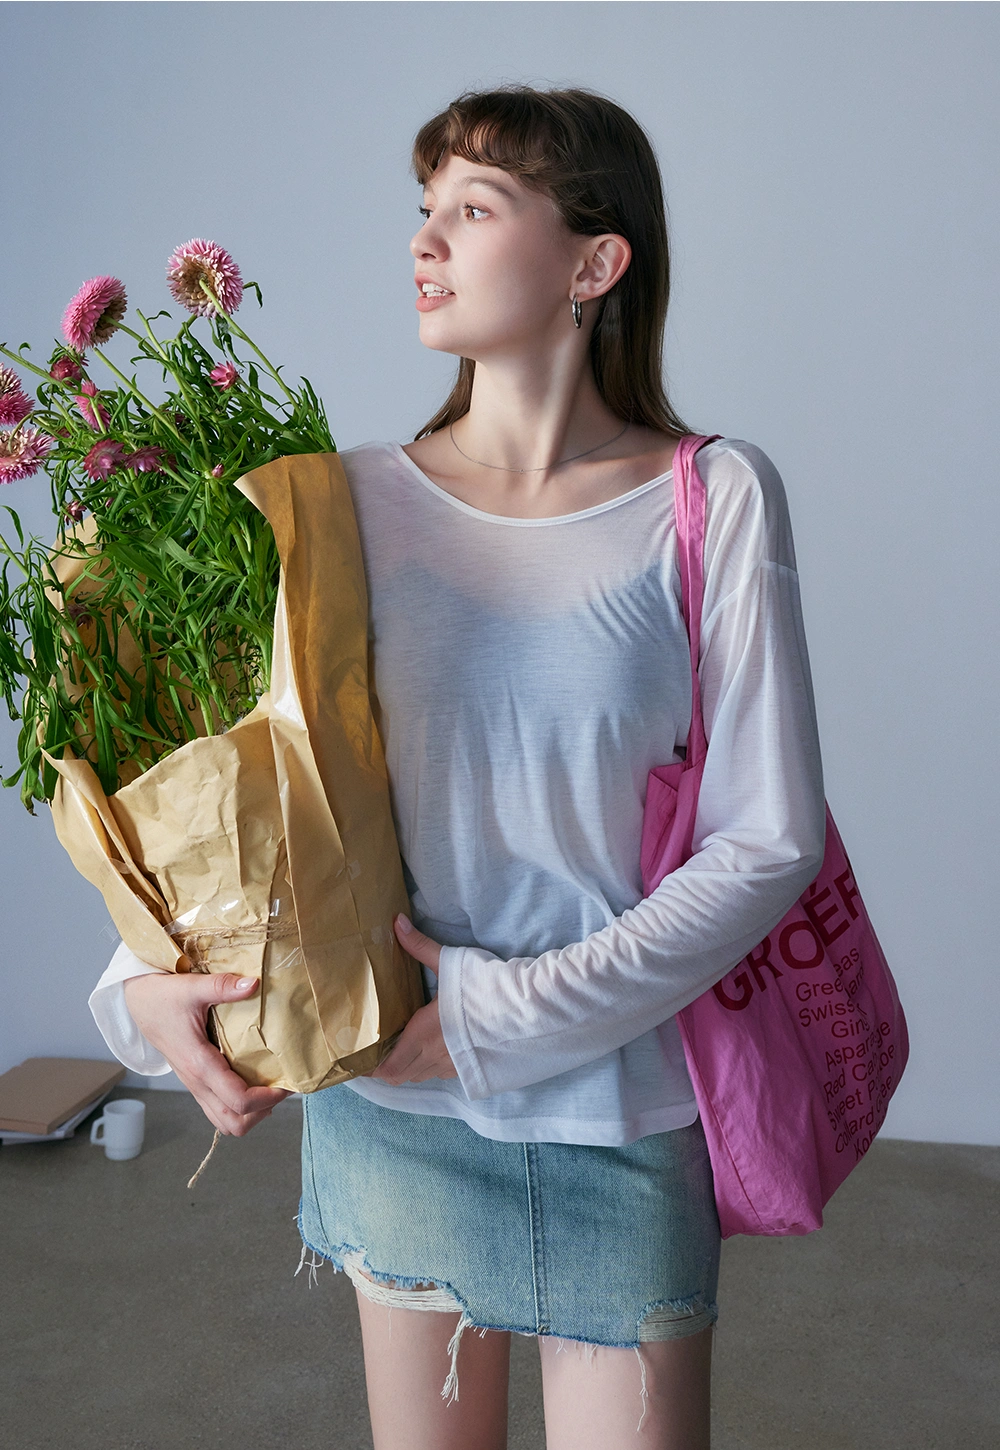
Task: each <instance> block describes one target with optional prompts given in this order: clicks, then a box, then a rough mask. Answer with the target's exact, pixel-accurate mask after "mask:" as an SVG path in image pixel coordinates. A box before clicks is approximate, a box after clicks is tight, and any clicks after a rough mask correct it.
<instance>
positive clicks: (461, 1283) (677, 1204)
mask: <svg viewBox="0 0 1000 1450" xmlns="http://www.w3.org/2000/svg"><path fill="white" fill-rule="evenodd" d="M303 1108H304V1114H303V1138H302V1201H301V1205H300V1209H299V1219H298V1223H299V1230H300V1233H301V1235H302V1240H303V1245H304V1248H303V1256H304V1255H305V1253H306V1252H308V1250H310V1249H311V1250H312V1251H313V1254H314V1258H313V1264H314V1265H315V1263H316V1259H315V1255H316V1254H318V1255H320V1256H321V1257H322V1258H323V1259H327V1260H329V1261H330V1262H332V1263H333V1264H334V1266H335V1267H336V1268H338V1269H344V1270H345V1271H346V1272H347V1273H348V1274H349V1275H350V1277H351V1279H352V1280H353V1281H354V1283H355V1284H356V1285H357V1286H358V1288H359V1289H360V1290H361V1292H363V1293H366V1294H367V1295H368V1297H369V1298H373V1299H375V1300H377V1301H378V1302H383V1303H390V1304H392V1303H395V1304H402V1303H405V1304H406V1305H407V1307H411V1308H427V1309H439V1310H451V1311H452V1312H455V1311H460V1313H461V1318H460V1322H459V1329H458V1331H457V1337H456V1347H455V1352H456V1353H457V1341H458V1339H460V1337H461V1330H462V1329H463V1328H464V1327H465V1326H466V1325H472V1326H475V1327H477V1328H481V1329H498V1330H509V1331H512V1332H514V1333H517V1334H530V1335H536V1334H548V1335H556V1336H559V1337H561V1338H563V1339H570V1340H579V1341H583V1342H584V1343H587V1344H598V1345H610V1346H616V1347H623V1348H624V1347H630V1348H633V1349H636V1348H638V1346H639V1344H640V1343H642V1342H647V1341H650V1340H660V1339H671V1338H675V1337H678V1336H681V1335H686V1334H695V1333H697V1332H698V1331H699V1330H701V1329H705V1328H707V1327H708V1326H709V1325H710V1324H713V1323H714V1322H715V1320H716V1317H717V1312H718V1311H717V1309H716V1304H715V1295H716V1287H717V1283H718V1273H719V1251H720V1234H719V1221H718V1216H717V1214H716V1209H715V1197H714V1193H713V1187H712V1170H711V1164H710V1162H709V1157H708V1149H707V1146H706V1143H705V1135H704V1132H703V1130H702V1127H701V1123H700V1122H699V1121H695V1122H694V1123H692V1124H691V1125H690V1126H689V1127H685V1128H675V1129H672V1130H671V1131H670V1132H665V1133H655V1134H651V1135H650V1136H648V1137H644V1138H639V1139H638V1140H637V1141H636V1142H634V1143H629V1144H626V1145H625V1146H623V1147H595V1146H591V1145H583V1144H574V1143H507V1142H500V1141H497V1140H495V1139H492V1138H485V1137H483V1136H481V1135H480V1134H478V1133H476V1132H475V1131H474V1130H473V1129H472V1128H470V1127H469V1126H468V1124H466V1123H464V1122H462V1120H461V1119H458V1118H445V1117H434V1116H431V1115H429V1114H418V1113H404V1112H398V1111H396V1110H394V1109H392V1108H385V1107H381V1106H380V1105H378V1104H376V1103H372V1102H369V1101H368V1100H367V1099H365V1098H362V1097H361V1096H360V1095H359V1094H358V1093H355V1092H352V1091H351V1090H350V1089H349V1088H347V1087H345V1086H343V1085H338V1086H335V1087H330V1088H324V1089H323V1090H322V1091H320V1092H317V1093H312V1094H309V1095H307V1096H306V1097H305V1098H304V1099H303ZM415 1291H422V1292H415ZM428 1291H431V1292H428ZM403 1295H405V1296H406V1297H405V1298H404V1297H402V1296H403ZM421 1301H423V1302H421ZM453 1367H454V1360H453ZM446 1388H447V1386H446Z"/></svg>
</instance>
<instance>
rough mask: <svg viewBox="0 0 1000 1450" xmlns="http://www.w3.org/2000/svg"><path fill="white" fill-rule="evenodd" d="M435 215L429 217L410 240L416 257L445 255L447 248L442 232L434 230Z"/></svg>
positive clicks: (411, 248)
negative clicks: (436, 232) (438, 232)
mask: <svg viewBox="0 0 1000 1450" xmlns="http://www.w3.org/2000/svg"><path fill="white" fill-rule="evenodd" d="M433 220H434V219H433V217H428V218H427V220H426V221H425V222H424V224H423V226H422V227H421V228H420V230H419V231H418V232H417V233H415V235H414V237H413V239H412V240H411V242H410V251H411V252H412V253H413V255H414V257H443V256H444V254H445V252H446V250H447V248H446V247H445V245H444V242H443V241H442V239H441V236H440V234H437V235H435V233H434V231H433V229H432V228H433Z"/></svg>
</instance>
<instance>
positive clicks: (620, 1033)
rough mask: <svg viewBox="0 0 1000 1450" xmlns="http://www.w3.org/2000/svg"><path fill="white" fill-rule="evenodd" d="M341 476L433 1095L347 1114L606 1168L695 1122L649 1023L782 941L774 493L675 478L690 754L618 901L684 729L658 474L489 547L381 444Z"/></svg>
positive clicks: (786, 728)
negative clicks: (674, 834)
mask: <svg viewBox="0 0 1000 1450" xmlns="http://www.w3.org/2000/svg"><path fill="white" fill-rule="evenodd" d="M341 457H342V460H343V464H344V468H345V471H346V473H347V477H348V480H349V483H350V486H351V491H352V496H353V499H354V504H355V510H356V513H357V518H358V526H359V530H360V534H361V542H362V549H363V552H364V558H365V567H366V572H367V577H368V588H369V600H370V621H371V623H370V628H371V631H372V636H373V641H374V659H375V670H376V676H375V686H376V691H377V694H378V699H379V703H380V707H381V711H382V720H381V725H382V733H383V739H384V742H385V749H386V758H387V763H388V770H389V779H390V786H391V792H392V805H393V812H394V816H395V821H396V826H397V830H398V834H399V842H400V848H401V851H402V855H403V859H404V865H405V871H406V878H407V886H408V888H409V891H410V897H411V901H412V904H413V919H414V922H415V923H416V925H417V926H418V927H419V928H420V929H421V930H423V931H425V932H427V933H428V935H430V936H432V937H433V938H434V939H435V940H437V941H440V942H443V943H444V944H445V948H446V949H445V950H444V951H443V953H442V957H441V970H440V981H439V987H438V995H439V1000H440V1009H441V1022H442V1027H443V1031H444V1036H445V1041H446V1043H447V1045H448V1048H449V1051H450V1052H451V1055H452V1058H453V1060H454V1062H455V1066H456V1068H457V1070H458V1074H459V1075H458V1078H457V1079H450V1080H444V1079H434V1080H432V1081H430V1082H426V1083H415V1084H404V1085H402V1086H398V1087H392V1086H389V1085H387V1084H384V1083H381V1082H378V1081H375V1080H373V1079H371V1078H359V1079H355V1080H354V1081H353V1082H352V1083H351V1087H352V1088H353V1089H354V1090H355V1091H356V1092H359V1093H361V1094H362V1095H363V1096H365V1097H367V1098H370V1099H372V1100H373V1101H375V1102H378V1103H381V1104H384V1105H385V1106H388V1107H391V1108H399V1109H403V1110H405V1111H408V1112H417V1113H432V1114H438V1115H445V1116H455V1117H460V1118H464V1119H465V1121H466V1122H468V1123H469V1124H470V1126H471V1127H473V1128H474V1129H475V1130H476V1131H477V1132H479V1133H482V1134H484V1135H486V1136H488V1137H493V1138H500V1139H505V1140H509V1141H511V1140H512V1141H521V1140H528V1141H531V1140H535V1141H554V1142H572V1143H595V1144H616V1143H626V1142H630V1141H631V1140H633V1139H634V1138H637V1137H641V1136H643V1135H645V1134H647V1133H655V1132H661V1131H664V1130H666V1129H670V1128H675V1127H681V1126H683V1125H685V1124H687V1123H690V1122H692V1121H693V1120H694V1118H695V1117H696V1115H697V1109H696V1105H695V1102H694V1098H693V1094H692V1089H691V1082H690V1078H689V1076H688V1073H687V1069H686V1066H685V1062H684V1053H683V1049H682V1047H681V1042H680V1037H679V1034H678V1031H677V1027H676V1023H675V1022H674V1020H673V1018H674V1014H675V1013H676V1012H677V1011H678V1010H679V1009H680V1008H681V1007H683V1006H685V1005H686V1004H687V1003H688V1002H691V1001H692V1000H693V999H694V998H695V997H697V996H698V995H699V994H700V993H702V992H704V991H705V990H707V989H708V988H709V987H711V986H712V985H713V984H714V983H715V982H716V981H718V980H719V979H720V978H721V977H722V976H724V975H725V973H726V972H727V971H728V970H729V968H730V967H732V966H734V965H735V964H736V962H738V961H739V960H740V958H741V957H742V956H744V955H745V954H746V953H747V952H748V951H749V950H750V949H751V948H752V947H753V946H755V945H756V944H757V943H758V942H759V941H760V939H761V938H762V937H763V936H764V935H765V934H766V933H767V932H768V931H769V930H770V929H771V927H772V926H774V925H775V924H776V923H777V922H778V921H779V920H780V919H781V917H782V916H783V915H784V913H785V912H786V911H787V909H788V907H789V906H790V905H791V904H792V902H793V901H794V900H795V899H796V898H797V897H798V896H799V895H800V894H801V892H802V891H803V890H804V889H805V887H806V886H807V885H808V884H809V882H810V881H811V880H812V878H813V877H814V876H815V874H816V872H817V870H818V869H819V865H820V862H821V860H822V853H823V834H824V814H823V780H822V770H821V764H820V753H819V742H818V736H817V730H816V720H815V711H814V705H813V695H812V686H811V682H810V675H809V664H808V658H807V654H806V646H805V638H804V633H803V627H802V617H801V609H800V603H799V590H798V577H797V574H796V568H795V555H794V549H793V544H792V535H791V529H790V525H789V518H788V510H787V504H786V500H785V493H784V488H783V485H782V482H781V479H780V477H779V475H778V472H777V470H776V469H775V467H774V465H773V464H772V463H771V461H770V459H769V458H768V457H767V456H766V455H765V454H764V453H762V452H761V450H760V449H759V448H756V447H755V446H754V445H753V444H750V443H746V442H743V441H741V440H739V439H723V440H721V441H719V442H716V443H712V444H709V445H707V446H706V447H704V448H703V449H702V450H701V451H700V452H699V454H698V456H697V461H698V467H699V471H700V473H701V475H702V477H703V478H704V480H705V484H706V488H707V495H708V504H707V531H706V547H705V563H706V567H705V601H704V611H703V630H702V659H701V665H700V677H701V689H702V698H703V702H704V713H705V726H706V731H707V734H708V737H709V749H708V755H707V759H706V765H705V774H704V779H703V782H702V789H701V796H700V801H699V808H698V816H697V821H696V826H695V834H694V855H693V856H692V857H691V859H690V860H689V861H688V862H687V863H686V864H685V865H684V866H683V867H681V868H680V870H678V871H676V872H674V873H673V874H672V875H671V876H669V877H668V878H667V879H666V880H665V881H664V882H663V883H662V884H661V885H660V886H659V887H658V888H657V889H656V890H655V891H654V892H653V893H652V894H651V895H650V896H649V897H648V898H645V899H643V895H642V885H641V880H640V873H639V840H640V833H641V826H642V812H643V801H644V798H645V789H646V777H647V773H648V771H649V769H650V768H651V767H652V766H654V765H662V764H666V763H668V762H670V761H673V760H678V759H680V758H682V755H683V748H684V744H685V740H686V736H687V730H688V727H689V724H690V713H691V705H690V667H689V662H688V644H687V635H686V631H685V628H684V622H683V619H682V617H681V612H680V580H679V575H678V572H677V563H676V535H675V527H674V505H673V482H672V477H671V474H670V473H666V474H663V475H661V476H660V477H658V478H654V479H650V480H649V482H648V483H645V484H642V485H641V486H640V487H638V488H635V489H632V490H631V491H630V492H629V493H626V494H623V495H620V496H619V497H618V498H615V499H612V500H611V501H610V502H608V503H605V504H600V505H597V506H596V507H594V508H590V509H585V510H583V511H581V512H578V513H572V514H566V515H562V516H560V517H557V518H546V519H511V518H504V517H500V516H497V515H493V514H487V513H483V512H481V511H480V510H478V509H476V508H473V507H472V506H471V505H469V504H466V503H464V502H462V501H461V500H459V499H457V498H455V497H453V496H452V495H451V494H448V493H446V492H445V491H444V490H442V489H441V488H439V487H438V486H437V485H436V484H434V483H433V482H432V480H431V479H429V478H428V477H427V476H426V475H425V474H424V473H422V472H421V470H420V469H419V468H418V467H417V466H416V465H415V464H414V463H413V462H412V460H411V459H410V458H409V457H408V456H407V455H406V454H405V453H404V452H403V450H402V448H401V447H400V446H399V445H398V444H395V443H382V442H372V443H365V444H362V445H360V446H358V447H356V448H352V449H349V450H347V451H346V452H344V453H343V454H342V455H341ZM143 970H149V969H148V968H146V967H145V965H144V964H143V963H141V962H139V961H138V959H137V958H136V957H134V956H133V955H132V954H131V953H130V952H128V950H127V948H125V947H124V946H122V947H119V949H118V951H117V952H116V953H115V957H114V958H113V960H112V963H111V966H110V967H109V968H108V970H107V972H105V974H104V976H103V977H102V979H101V982H100V983H99V984H98V987H97V989H96V990H95V992H94V994H93V996H92V997H91V1006H92V1010H93V1012H94V1015H95V1018H96V1019H97V1021H98V1025H99V1026H100V1027H101V1029H102V1031H103V1032H104V1035H105V1038H106V1040H107V1041H108V1044H109V1046H110V1047H111V1049H112V1051H113V1052H115V1053H116V1055H117V1056H118V1057H119V1058H120V1059H121V1061H123V1062H125V1063H126V1064H127V1065H128V1066H130V1067H132V1068H133V1069H134V1070H136V1071H138V1072H143V1073H155V1072H158V1071H166V1070H167V1064H166V1062H165V1060H164V1059H163V1058H162V1057H160V1056H159V1054H157V1053H156V1052H155V1050H154V1049H153V1048H151V1046H150V1045H149V1044H148V1043H146V1042H145V1041H144V1040H143V1039H142V1038H141V1037H140V1035H139V1033H138V1031H137V1029H136V1028H135V1026H134V1024H133V1023H132V1021H131V1018H130V1017H129V1014H128V1011H127V1008H126V1007H125V1003H124V993H123V991H122V987H121V982H122V981H123V980H124V979H125V978H126V977H128V976H131V975H135V974H136V973H137V972H141V971H143ZM426 975H427V977H428V979H429V981H428V985H429V987H430V989H431V990H433V989H434V983H433V978H432V976H431V974H430V973H427V974H426Z"/></svg>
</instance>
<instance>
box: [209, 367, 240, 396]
mask: <svg viewBox="0 0 1000 1450" xmlns="http://www.w3.org/2000/svg"><path fill="white" fill-rule="evenodd" d="M239 376H240V375H239V372H238V370H237V368H236V364H235V363H231V362H228V363H219V365H218V367H214V368H213V369H212V371H211V372H210V373H209V375H208V377H209V381H210V382H212V383H214V384H215V386H216V387H217V388H222V389H223V390H225V389H228V388H231V387H232V386H233V385H234V383H236V382H237V381H238V379H239Z"/></svg>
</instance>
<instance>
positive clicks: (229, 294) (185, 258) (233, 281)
mask: <svg viewBox="0 0 1000 1450" xmlns="http://www.w3.org/2000/svg"><path fill="white" fill-rule="evenodd" d="M202 282H204V283H206V285H207V286H208V287H210V288H211V290H212V292H213V293H214V295H215V297H216V299H217V300H218V303H219V306H218V307H216V305H215V303H214V302H213V301H212V299H211V298H210V297H208V296H207V295H206V294H205V292H204V290H203V288H202V285H201V284H202ZM167 286H168V287H169V288H170V292H171V295H172V297H173V298H174V301H175V302H179V303H180V304H181V306H182V307H186V308H187V310H188V311H189V312H193V313H194V314H195V316H196V317H214V316H215V315H216V313H217V312H218V311H219V309H220V308H221V310H222V311H223V312H226V313H230V312H235V311H236V309H237V307H239V305H240V303H241V302H242V300H243V278H242V277H241V276H240V269H239V267H237V265H236V263H235V262H234V261H233V259H232V257H231V256H230V255H229V253H228V252H227V251H226V250H225V248H224V247H220V246H219V244H218V243H217V242H209V241H206V240H205V239H204V238H203V237H193V238H192V239H191V241H190V242H185V243H184V245H183V246H181V247H175V249H174V250H173V252H171V254H170V260H169V261H168V262H167Z"/></svg>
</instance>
